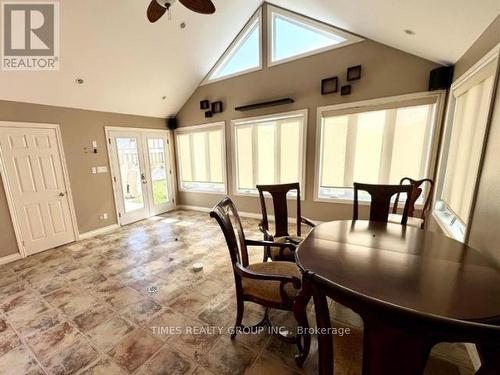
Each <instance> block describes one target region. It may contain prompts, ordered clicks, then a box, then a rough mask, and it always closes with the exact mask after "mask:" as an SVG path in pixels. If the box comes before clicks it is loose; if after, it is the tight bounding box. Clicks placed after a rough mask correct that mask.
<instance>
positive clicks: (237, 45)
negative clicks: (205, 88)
mask: <svg viewBox="0 0 500 375" xmlns="http://www.w3.org/2000/svg"><path fill="white" fill-rule="evenodd" d="M261 14H262V13H261V11H260V10H259V12H258V13H257V14H256V15H255V16H254V17H253V18H252V20H251V21H250V22H249V24H248V25H247V26H246V27H245V28H244V29H243V30H242V31H241V33H240V34H239V35H238V37H237V38H236V40H235V41H234V42H233V44H231V46H230V47H229V48H228V50H227V52H226V53H225V54H224V55H223V56H222V58H221V59H220V60H219V61H218V62H217V64H216V65H215V67H214V68H213V69H212V71H211V72H210V73H209V75H208V78H207V79H206V81H205V82H210V81H216V80H220V79H223V78H229V77H233V76H235V75H238V74H243V73H246V72H250V71H253V70H256V69H259V68H260V67H261V66H262V64H261V25H262V16H261Z"/></svg>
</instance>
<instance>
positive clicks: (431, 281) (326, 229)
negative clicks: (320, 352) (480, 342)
mask: <svg viewBox="0 0 500 375" xmlns="http://www.w3.org/2000/svg"><path fill="white" fill-rule="evenodd" d="M296 257H297V264H298V265H299V267H300V268H301V269H302V270H303V271H310V272H312V273H314V274H316V275H318V276H320V277H321V278H323V279H324V280H326V282H327V284H328V286H329V287H330V288H333V289H335V288H338V289H339V290H340V289H342V290H346V289H347V290H348V291H350V292H354V294H355V295H359V296H363V297H368V300H377V302H380V301H381V302H385V303H387V304H391V305H393V306H396V308H397V307H403V308H408V309H412V310H416V311H418V312H420V313H424V314H432V315H437V316H441V317H448V318H455V319H463V320H486V319H488V318H493V317H499V316H500V269H499V268H498V266H497V265H496V264H495V263H494V262H493V261H492V260H490V259H489V258H488V257H486V256H484V255H482V254H481V253H480V252H479V251H477V250H475V249H473V248H471V247H468V246H466V245H464V244H462V243H460V242H458V241H455V240H452V239H451V238H448V237H446V236H444V235H440V234H437V233H432V232H429V231H424V230H421V229H418V228H414V227H409V226H402V225H399V224H391V223H378V222H369V221H363V220H358V221H351V220H347V221H333V222H328V223H323V224H320V225H318V226H317V227H315V228H314V229H313V230H312V231H311V233H309V235H308V236H307V238H306V239H305V240H304V241H303V242H302V243H301V245H300V247H299V249H298V250H297V254H296Z"/></svg>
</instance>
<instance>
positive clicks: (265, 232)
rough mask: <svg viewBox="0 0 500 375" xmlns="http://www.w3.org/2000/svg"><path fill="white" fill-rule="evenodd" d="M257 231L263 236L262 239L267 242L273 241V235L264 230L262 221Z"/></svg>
mask: <svg viewBox="0 0 500 375" xmlns="http://www.w3.org/2000/svg"><path fill="white" fill-rule="evenodd" d="M259 230H260V231H261V232H262V233H263V234H264V238H265V239H266V240H267V241H272V240H273V238H274V237H273V235H272V234H271V232H269V231H268V230H267V229H266V228H264V226H263V225H262V221H261V222H260V223H259Z"/></svg>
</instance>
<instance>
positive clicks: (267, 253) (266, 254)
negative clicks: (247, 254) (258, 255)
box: [262, 246, 269, 263]
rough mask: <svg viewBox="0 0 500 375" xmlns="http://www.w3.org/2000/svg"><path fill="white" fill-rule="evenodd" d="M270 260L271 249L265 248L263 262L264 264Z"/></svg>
mask: <svg viewBox="0 0 500 375" xmlns="http://www.w3.org/2000/svg"><path fill="white" fill-rule="evenodd" d="M268 259H269V247H267V246H265V247H264V256H263V259H262V261H263V262H264V263H266V262H267V260H268Z"/></svg>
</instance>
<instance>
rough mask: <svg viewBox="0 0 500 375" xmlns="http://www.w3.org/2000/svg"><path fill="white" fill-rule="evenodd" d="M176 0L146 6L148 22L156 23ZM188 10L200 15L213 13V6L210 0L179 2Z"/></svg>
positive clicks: (157, 1) (158, 0)
mask: <svg viewBox="0 0 500 375" xmlns="http://www.w3.org/2000/svg"><path fill="white" fill-rule="evenodd" d="M176 1H177V0H152V1H151V3H150V4H149V6H148V12H147V14H148V19H149V21H150V22H156V21H158V20H159V19H160V18H161V17H162V16H163V15H164V14H165V13H166V12H167V11H169V10H170V8H171V6H172V5H173V4H174V3H175V2H176ZM179 2H180V3H181V4H182V5H184V6H185V7H186V8H188V9H189V10H192V11H193V12H196V13H201V14H213V13H215V5H214V4H213V3H212V1H211V0H179Z"/></svg>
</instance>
